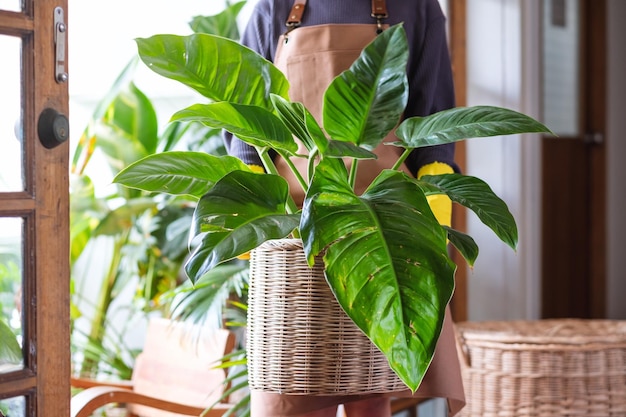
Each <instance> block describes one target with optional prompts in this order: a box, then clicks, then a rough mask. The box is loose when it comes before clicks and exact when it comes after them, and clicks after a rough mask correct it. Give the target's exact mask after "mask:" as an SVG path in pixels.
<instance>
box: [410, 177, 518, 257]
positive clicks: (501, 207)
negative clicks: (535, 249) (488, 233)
mask: <svg viewBox="0 0 626 417" xmlns="http://www.w3.org/2000/svg"><path fill="white" fill-rule="evenodd" d="M417 182H418V184H420V186H421V187H422V188H423V189H424V190H425V191H426V192H427V193H429V192H435V193H443V194H447V195H448V197H450V199H451V200H452V201H454V202H456V203H459V204H461V205H463V206H465V207H467V208H469V209H470V210H472V211H473V212H474V213H476V215H477V216H478V218H479V219H480V220H481V221H482V222H483V223H484V224H485V225H486V226H487V227H489V228H490V229H491V230H493V232H494V233H495V234H496V235H497V236H498V237H499V238H500V240H502V241H503V242H504V243H506V244H507V245H508V246H510V247H511V248H513V249H515V248H516V247H517V239H518V235H517V225H516V223H515V218H513V215H512V214H511V212H510V211H509V208H508V207H507V205H506V203H505V202H504V201H503V200H502V199H501V198H500V197H498V196H497V195H496V194H495V193H494V192H493V190H492V189H491V187H489V185H488V184H487V183H485V182H484V181H483V180H481V179H479V178H476V177H472V176H469V175H461V174H444V175H424V176H423V177H421V178H420V179H419V180H417ZM428 190H430V191H428Z"/></svg>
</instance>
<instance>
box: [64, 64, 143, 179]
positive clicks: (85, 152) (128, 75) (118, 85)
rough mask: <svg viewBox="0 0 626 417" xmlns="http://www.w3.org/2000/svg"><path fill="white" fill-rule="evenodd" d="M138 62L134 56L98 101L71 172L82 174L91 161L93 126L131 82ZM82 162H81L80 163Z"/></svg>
mask: <svg viewBox="0 0 626 417" xmlns="http://www.w3.org/2000/svg"><path fill="white" fill-rule="evenodd" d="M138 62H139V58H138V57H137V56H134V57H132V58H131V60H130V61H129V62H128V64H126V66H125V67H124V69H123V70H122V72H121V73H120V74H119V75H118V76H117V78H116V79H115V81H114V83H113V85H112V86H111V88H110V89H109V90H108V91H107V93H106V94H105V96H104V97H103V98H102V99H100V101H99V102H98V104H97V105H96V108H95V110H94V112H93V114H92V115H91V119H90V120H89V123H88V124H87V127H86V128H85V130H84V131H83V133H82V135H81V137H80V140H79V142H78V143H77V144H76V149H75V150H74V156H73V158H72V172H82V171H84V169H85V165H86V164H87V163H88V162H89V160H90V159H91V153H92V152H93V149H90V148H89V142H90V138H92V137H93V135H94V132H93V129H94V126H95V125H96V124H97V123H98V122H99V121H100V119H102V116H103V115H104V113H105V111H106V109H107V108H108V107H109V105H110V104H111V102H112V101H113V99H114V98H115V97H116V96H117V95H118V94H119V92H120V91H121V90H122V89H123V88H125V87H126V86H127V85H128V84H129V83H130V82H131V80H132V78H133V77H134V75H135V70H136V68H137V63H138ZM81 160H82V161H81Z"/></svg>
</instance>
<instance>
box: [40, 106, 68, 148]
mask: <svg viewBox="0 0 626 417" xmlns="http://www.w3.org/2000/svg"><path fill="white" fill-rule="evenodd" d="M37 133H38V134H39V140H40V141H41V143H42V144H43V146H45V147H46V148H48V149H52V148H54V147H55V146H58V145H60V144H62V143H63V142H65V141H67V139H68V138H69V137H70V123H69V120H67V117H65V116H64V115H62V114H61V113H59V112H58V111H56V110H54V109H50V108H47V109H45V110H44V111H42V112H41V114H40V115H39V121H38V123H37Z"/></svg>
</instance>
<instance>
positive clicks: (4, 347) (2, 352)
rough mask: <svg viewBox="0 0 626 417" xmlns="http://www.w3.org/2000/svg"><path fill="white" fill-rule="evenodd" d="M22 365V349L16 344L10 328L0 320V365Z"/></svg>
mask: <svg viewBox="0 0 626 417" xmlns="http://www.w3.org/2000/svg"><path fill="white" fill-rule="evenodd" d="M7 363H8V364H14V365H17V364H20V363H22V348H21V347H20V345H19V344H18V343H17V339H16V337H15V334H13V332H12V331H11V328H10V327H9V326H8V325H7V324H6V323H5V322H4V320H0V364H7Z"/></svg>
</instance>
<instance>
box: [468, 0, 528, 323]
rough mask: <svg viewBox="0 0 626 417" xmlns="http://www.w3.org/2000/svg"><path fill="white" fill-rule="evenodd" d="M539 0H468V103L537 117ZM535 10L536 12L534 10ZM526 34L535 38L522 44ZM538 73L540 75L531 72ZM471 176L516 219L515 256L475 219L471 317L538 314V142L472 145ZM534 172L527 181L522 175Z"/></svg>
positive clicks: (471, 221) (512, 139)
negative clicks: (535, 45) (488, 188)
mask: <svg viewBox="0 0 626 417" xmlns="http://www.w3.org/2000/svg"><path fill="white" fill-rule="evenodd" d="M530 3H535V2H524V1H523V0H468V4H467V11H468V22H467V23H468V29H467V48H468V50H467V56H468V105H485V104H486V105H496V106H503V107H508V108H511V109H514V110H518V111H522V112H524V113H526V114H530V115H533V116H536V115H537V113H538V111H537V108H538V105H537V104H536V103H537V94H536V93H533V90H532V89H529V88H528V87H529V86H530V87H533V88H534V91H537V88H536V85H535V84H536V81H535V80H536V79H537V71H536V69H535V68H537V66H536V65H535V64H536V63H537V62H538V57H537V56H536V52H533V51H537V48H533V46H532V44H533V42H537V39H536V37H535V36H533V34H535V33H537V32H538V28H539V22H537V21H536V20H533V19H529V18H528V17H529V15H531V14H532V13H535V12H536V10H534V9H536V7H533V6H536V4H530ZM529 8H530V10H529ZM523 32H525V33H529V34H531V36H530V37H529V38H526V39H524V40H522V39H523V38H522V34H523ZM533 72H534V73H533ZM467 146H468V153H467V173H468V174H470V175H474V176H477V177H479V178H481V179H483V180H485V181H487V183H489V184H490V185H491V186H492V188H493V190H494V191H495V192H496V194H498V195H499V196H500V197H501V198H503V199H504V201H505V202H506V203H507V204H508V205H509V208H510V210H511V212H512V214H513V215H514V217H515V218H516V220H517V223H518V228H519V234H520V243H519V246H518V250H517V252H514V251H513V250H511V249H510V248H509V247H507V246H505V245H504V244H502V243H501V242H500V241H499V240H498V239H497V238H496V237H495V235H493V233H492V232H491V231H490V230H489V229H487V228H486V227H485V226H484V225H483V224H482V223H481V222H480V221H479V220H478V219H477V218H476V216H474V215H473V213H470V214H469V215H468V232H469V234H470V235H472V236H473V237H474V238H475V239H476V242H477V243H478V245H479V247H480V254H479V256H478V260H477V262H476V264H475V266H474V269H473V270H472V271H470V274H469V278H468V281H469V287H468V288H469V291H468V306H469V307H468V310H469V311H468V317H469V319H470V320H504V319H517V318H536V317H537V316H538V303H537V301H538V276H539V275H538V270H537V265H538V262H537V259H538V256H539V251H538V245H537V242H538V241H540V239H539V236H540V235H539V234H538V227H539V223H538V212H539V190H538V187H536V186H535V185H534V183H536V182H537V181H539V178H540V176H539V158H538V154H537V152H538V149H539V147H538V137H534V136H533V135H528V137H526V135H525V136H524V137H521V136H519V135H516V136H507V137H498V138H487V139H472V140H470V141H468V143H467ZM526 174H528V175H527V176H524V175H526Z"/></svg>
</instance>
